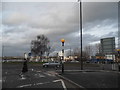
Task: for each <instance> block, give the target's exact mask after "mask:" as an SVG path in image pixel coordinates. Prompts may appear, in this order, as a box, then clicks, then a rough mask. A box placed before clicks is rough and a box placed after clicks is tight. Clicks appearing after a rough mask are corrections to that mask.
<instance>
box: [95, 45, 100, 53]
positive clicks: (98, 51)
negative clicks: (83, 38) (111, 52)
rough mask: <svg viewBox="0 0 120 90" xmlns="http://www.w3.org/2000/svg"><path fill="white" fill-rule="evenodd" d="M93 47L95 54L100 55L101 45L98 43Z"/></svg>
mask: <svg viewBox="0 0 120 90" xmlns="http://www.w3.org/2000/svg"><path fill="white" fill-rule="evenodd" d="M95 47H96V53H101V44H100V43H98V44H96V45H95Z"/></svg>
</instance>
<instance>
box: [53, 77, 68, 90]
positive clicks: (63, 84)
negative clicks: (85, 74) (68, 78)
mask: <svg viewBox="0 0 120 90" xmlns="http://www.w3.org/2000/svg"><path fill="white" fill-rule="evenodd" d="M59 81H60V82H61V83H62V86H63V88H64V90H67V88H66V86H65V83H64V82H63V80H62V79H59V80H54V81H53V82H59Z"/></svg>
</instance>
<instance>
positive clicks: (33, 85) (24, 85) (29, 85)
mask: <svg viewBox="0 0 120 90" xmlns="http://www.w3.org/2000/svg"><path fill="white" fill-rule="evenodd" d="M47 83H50V82H44V83H36V84H27V85H22V86H18V87H17V88H23V87H29V86H35V85H42V84H47Z"/></svg>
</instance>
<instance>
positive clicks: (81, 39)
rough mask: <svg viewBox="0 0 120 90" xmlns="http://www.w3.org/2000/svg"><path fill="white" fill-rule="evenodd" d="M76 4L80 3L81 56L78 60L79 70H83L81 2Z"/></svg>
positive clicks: (79, 0)
mask: <svg viewBox="0 0 120 90" xmlns="http://www.w3.org/2000/svg"><path fill="white" fill-rule="evenodd" d="M78 2H79V3H80V6H79V7H80V29H79V30H80V43H81V45H80V46H81V48H80V49H81V50H80V51H81V54H80V60H81V70H83V58H82V57H83V55H82V2H81V0H78Z"/></svg>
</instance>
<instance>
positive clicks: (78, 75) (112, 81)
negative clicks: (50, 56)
mask: <svg viewBox="0 0 120 90" xmlns="http://www.w3.org/2000/svg"><path fill="white" fill-rule="evenodd" d="M58 73H59V75H60V76H62V77H63V78H65V79H68V80H70V81H72V82H74V83H75V84H77V85H78V86H80V87H83V88H116V89H117V88H120V86H119V85H120V73H118V72H116V71H84V70H83V71H71V70H68V71H65V72H64V74H61V72H60V71H59V72H58Z"/></svg>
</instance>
